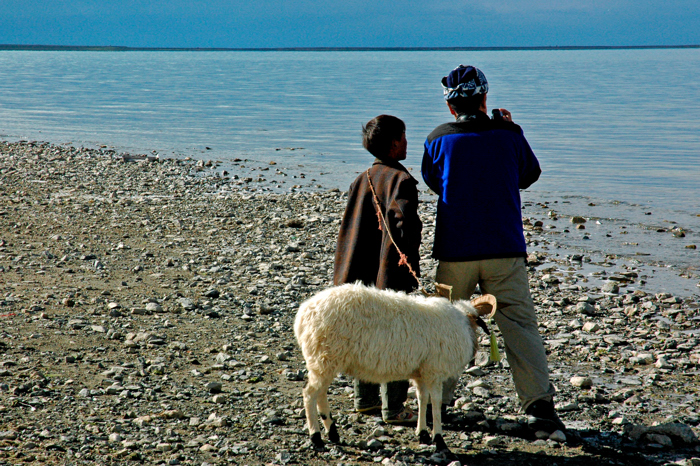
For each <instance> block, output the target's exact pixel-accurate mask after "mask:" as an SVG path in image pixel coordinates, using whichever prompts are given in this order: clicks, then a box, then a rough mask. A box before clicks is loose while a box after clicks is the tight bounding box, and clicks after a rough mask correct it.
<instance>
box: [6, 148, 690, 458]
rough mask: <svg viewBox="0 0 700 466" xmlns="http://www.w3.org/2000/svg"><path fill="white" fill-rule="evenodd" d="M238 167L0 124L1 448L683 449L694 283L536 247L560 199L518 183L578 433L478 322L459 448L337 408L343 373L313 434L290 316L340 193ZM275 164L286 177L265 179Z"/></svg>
mask: <svg viewBox="0 0 700 466" xmlns="http://www.w3.org/2000/svg"><path fill="white" fill-rule="evenodd" d="M235 167H236V168H235V169H233V170H231V172H230V173H229V172H228V171H226V172H225V171H224V170H221V169H220V168H218V164H217V163H216V162H215V161H212V162H203V161H195V160H174V159H167V160H160V159H158V158H157V157H154V156H138V155H127V154H120V153H117V152H115V151H113V150H109V149H107V148H102V149H97V150H95V149H84V148H75V147H70V146H56V145H50V144H45V143H36V142H13V143H8V142H0V419H1V422H0V464H13V465H14V464H42V465H45V464H76V465H77V464H168V465H178V464H182V465H189V464H196V465H202V464H280V465H281V464H303V465H307V464H318V465H320V464H358V463H380V464H384V465H393V464H396V465H400V464H453V465H457V464H493V465H510V464H517V463H521V464H528V465H551V464H559V465H578V464H586V465H590V464H605V465H607V464H610V465H613V464H617V465H626V464H630V465H632V464H635V465H636V464H659V465H661V464H679V465H699V464H700V441H699V440H698V432H699V426H700V407H699V398H700V384H699V383H698V382H699V380H700V370H699V369H700V311H699V307H700V305H699V303H698V299H697V298H696V297H694V296H673V295H671V294H669V293H655V292H646V291H641V290H640V289H639V288H637V287H635V286H634V285H635V284H636V283H638V282H639V281H640V280H642V275H644V274H646V273H648V272H647V271H644V272H642V271H640V270H636V269H635V268H634V267H633V266H630V265H629V264H628V263H627V262H624V261H622V260H620V259H619V258H617V257H615V256H613V255H607V256H604V257H602V258H593V257H589V256H587V255H585V254H571V253H568V252H566V251H561V250H557V249H555V248H553V247H551V246H550V247H548V245H550V244H551V242H550V239H549V237H548V229H547V226H548V224H551V223H552V221H553V219H554V220H556V217H557V214H556V211H554V209H552V206H542V205H534V204H528V205H526V208H525V211H524V219H525V225H526V229H527V236H528V241H529V242H530V245H531V251H532V253H531V255H530V257H529V258H528V261H529V265H530V272H531V275H530V277H531V288H532V291H533V296H534V299H535V302H536V305H537V308H538V313H539V319H540V330H541V333H542V336H543V339H544V341H545V344H546V347H547V350H548V353H549V358H550V368H551V373H552V380H553V382H554V383H555V385H556V387H557V389H558V396H557V399H556V401H557V406H558V409H559V412H560V415H561V417H562V419H563V420H564V422H565V423H566V424H567V425H568V426H570V427H571V429H573V430H574V431H575V432H576V433H577V434H578V435H569V436H568V438H567V436H565V435H560V434H557V435H553V436H552V437H551V438H547V437H543V436H539V437H542V438H538V436H536V435H533V434H532V433H530V432H528V431H527V429H525V427H524V421H525V418H524V417H523V416H522V415H521V414H520V413H519V412H518V403H517V399H516V397H515V391H514V389H513V386H512V381H511V378H510V374H509V371H508V365H507V362H505V361H501V362H499V363H492V362H489V360H488V357H487V356H488V339H487V338H483V339H482V349H484V350H485V351H482V353H481V354H480V356H479V358H477V361H476V363H477V364H476V365H475V366H474V367H472V368H469V369H468V370H466V371H465V373H464V375H463V377H462V379H461V381H460V386H459V389H458V392H457V393H458V394H459V396H460V398H459V400H458V401H457V402H456V403H455V406H454V407H452V408H450V409H449V415H450V419H449V422H448V423H447V425H446V426H445V427H446V433H445V440H446V442H447V444H448V445H449V446H450V447H451V449H452V452H453V453H454V456H452V457H445V456H440V455H435V454H434V451H433V449H432V448H431V447H426V446H421V445H419V444H418V442H417V441H416V438H415V435H414V432H413V429H412V428H401V427H392V426H388V425H385V424H383V423H382V421H381V417H375V416H372V415H369V416H365V415H358V414H355V413H353V411H352V398H351V395H352V382H351V380H349V379H347V378H345V377H339V378H337V379H336V381H335V382H334V383H333V385H332V386H331V389H330V395H329V398H330V402H331V407H332V410H333V412H334V414H335V417H336V419H337V421H338V423H339V427H340V435H341V439H342V442H343V443H342V444H340V445H336V446H332V445H329V448H328V450H327V452H325V453H315V452H313V451H312V450H311V448H310V447H309V445H310V442H309V440H308V435H307V431H306V428H305V419H304V413H303V407H302V406H303V405H302V401H301V390H302V387H303V384H304V376H305V370H304V363H303V358H302V356H301V354H300V352H299V350H298V348H297V346H296V342H295V340H294V335H293V332H292V324H293V320H294V316H295V313H296V310H297V308H298V306H299V304H300V303H301V301H303V300H304V299H306V298H307V297H309V296H311V295H312V294H313V293H315V292H317V291H320V290H322V289H324V288H325V287H327V286H329V285H330V284H331V282H332V271H333V270H332V268H333V253H334V250H335V239H336V234H337V229H338V225H339V218H340V215H341V213H342V211H343V209H344V206H345V201H346V196H345V193H343V192H342V191H339V190H337V189H336V190H327V189H323V188H322V187H320V185H318V183H317V182H316V180H313V181H310V180H307V179H306V178H305V176H304V175H303V173H300V172H299V169H296V171H294V170H293V169H289V168H281V164H280V165H277V163H276V162H275V161H274V160H270V161H269V162H268V163H266V164H261V163H250V162H249V161H237V164H236V165H235ZM275 177H277V178H280V179H282V178H284V179H286V180H287V183H285V184H284V186H283V187H284V190H285V192H279V190H277V191H275V190H270V189H263V188H264V187H265V186H272V185H275V184H276V183H278V182H276V181H274V180H273V181H270V179H271V178H275ZM290 180H294V181H290ZM297 182H298V184H296V185H294V184H293V183H297ZM305 183H306V184H305ZM277 186H281V185H280V184H279V183H278V184H277ZM422 197H423V204H422V215H423V221H424V225H425V230H424V241H423V244H424V246H423V250H422V257H423V260H422V269H423V282H424V286H425V287H426V288H428V289H430V288H432V278H433V276H434V270H435V263H434V261H433V260H432V259H431V258H430V246H431V243H432V232H433V229H432V228H433V227H432V224H433V220H434V214H435V202H434V201H435V196H432V195H429V194H424V195H423V196H422ZM553 212H554V213H553ZM558 221H559V222H560V224H561V223H563V222H566V223H567V225H568V227H569V228H571V229H574V228H577V225H580V224H582V223H584V222H585V221H586V219H585V218H584V217H581V218H574V217H572V218H563V217H560V218H559V219H558ZM689 279H695V281H697V277H690V278H689ZM499 340H500V338H499ZM500 345H502V341H500ZM501 350H502V346H501ZM410 403H413V404H414V405H415V401H414V400H412V401H410Z"/></svg>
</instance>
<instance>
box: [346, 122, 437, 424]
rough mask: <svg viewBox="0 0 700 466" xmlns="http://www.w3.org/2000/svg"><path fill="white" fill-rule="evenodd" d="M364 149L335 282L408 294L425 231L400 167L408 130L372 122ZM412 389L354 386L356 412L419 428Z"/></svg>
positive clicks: (412, 186)
mask: <svg viewBox="0 0 700 466" xmlns="http://www.w3.org/2000/svg"><path fill="white" fill-rule="evenodd" d="M362 145H363V146H364V147H365V149H367V150H368V151H369V152H370V153H371V154H372V155H374V156H375V157H376V159H375V161H374V163H373V164H372V166H371V167H370V168H369V169H368V170H367V171H365V172H363V173H362V174H361V175H360V176H358V177H357V179H356V180H355V181H354V182H353V183H352V184H351V185H350V190H349V192H348V204H347V207H346V208H345V215H344V216H343V220H342V223H341V225H340V233H339V235H338V245H337V248H336V253H335V271H334V277H333V282H334V284H335V285H342V284H344V283H353V282H356V281H358V280H359V281H361V282H362V283H364V284H365V285H374V286H376V287H377V288H379V289H392V290H397V291H405V292H406V293H408V292H410V291H412V290H413V289H415V288H416V287H417V286H418V285H419V283H418V280H417V276H418V275H419V274H420V265H419V261H420V254H419V248H420V241H421V230H422V228H423V225H422V223H421V221H420V218H419V217H418V189H417V185H418V182H417V181H416V179H415V178H413V176H411V174H410V173H408V170H406V168H405V167H404V166H403V165H402V164H401V163H400V161H401V160H404V159H405V158H406V145H407V143H406V126H405V124H404V122H403V121H401V120H400V119H398V118H396V117H394V116H390V115H380V116H378V117H376V118H373V119H372V120H370V121H369V122H368V123H367V124H366V125H365V126H363V128H362ZM387 226H388V229H387ZM397 248H398V250H397ZM399 250H400V251H399ZM402 254H403V256H402ZM408 265H410V268H409V267H408ZM411 270H413V271H415V274H416V276H414V275H413V274H412V273H411ZM408 386H409V383H408V381H407V380H404V381H399V382H391V383H388V384H382V386H381V390H380V387H379V386H378V385H376V384H370V383H364V382H362V381H359V380H355V409H356V410H357V411H358V412H360V413H367V412H370V411H374V410H376V409H378V408H379V407H381V408H382V418H383V419H384V421H385V422H386V423H389V424H412V423H415V422H416V419H417V416H416V414H415V413H414V412H413V411H411V410H410V408H408V407H404V402H405V401H406V394H407V392H408ZM380 391H381V404H380Z"/></svg>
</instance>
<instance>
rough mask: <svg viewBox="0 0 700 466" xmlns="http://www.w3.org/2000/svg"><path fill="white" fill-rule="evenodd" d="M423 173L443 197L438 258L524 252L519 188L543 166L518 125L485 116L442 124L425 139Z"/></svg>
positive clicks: (476, 257) (461, 258) (435, 253)
mask: <svg viewBox="0 0 700 466" xmlns="http://www.w3.org/2000/svg"><path fill="white" fill-rule="evenodd" d="M422 174H423V179H424V180H425V182H426V184H427V185H428V186H429V187H430V188H431V189H432V190H433V191H435V192H436V193H437V194H438V195H439V196H440V200H439V202H438V215H437V225H436V231H435V245H434V248H433V257H435V258H437V259H441V260H452V261H465V260H480V259H491V258H499V257H518V256H524V255H525V250H526V248H525V240H524V238H523V235H522V219H521V212H520V191H519V190H520V189H525V188H527V187H528V186H530V185H531V184H532V183H534V182H535V181H536V180H537V178H538V177H539V174H540V167H539V163H538V162H537V158H536V157H535V155H534V154H533V152H532V150H531V149H530V146H529V144H528V143H527V140H526V139H525V137H524V136H523V135H522V130H521V129H520V127H519V126H517V125H515V124H513V123H509V122H494V121H493V120H491V119H489V118H488V117H487V116H486V115H485V114H482V115H481V116H478V117H477V118H475V119H469V120H461V121H460V120H458V121H455V122H452V123H446V124H443V125H440V126H438V127H437V128H436V129H435V130H434V131H433V132H432V133H431V134H430V135H429V136H428V138H427V140H426V142H425V151H424V155H423V165H422Z"/></svg>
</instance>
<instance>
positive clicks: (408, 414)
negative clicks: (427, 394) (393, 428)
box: [384, 407, 418, 425]
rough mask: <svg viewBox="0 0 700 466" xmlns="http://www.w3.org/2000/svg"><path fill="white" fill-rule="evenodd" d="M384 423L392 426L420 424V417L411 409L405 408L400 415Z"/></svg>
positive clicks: (385, 420)
mask: <svg viewBox="0 0 700 466" xmlns="http://www.w3.org/2000/svg"><path fill="white" fill-rule="evenodd" d="M384 422H386V423H387V424H392V425H410V424H415V423H416V422H418V415H417V414H416V413H415V412H413V410H412V409H411V408H408V407H405V408H404V409H403V410H402V411H401V412H400V413H398V414H397V415H395V416H391V417H390V418H388V419H384Z"/></svg>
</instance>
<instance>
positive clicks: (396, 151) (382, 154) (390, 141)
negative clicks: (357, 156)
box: [362, 115, 406, 160]
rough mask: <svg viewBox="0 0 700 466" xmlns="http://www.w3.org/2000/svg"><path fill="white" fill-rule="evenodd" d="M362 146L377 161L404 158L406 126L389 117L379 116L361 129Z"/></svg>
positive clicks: (397, 119)
mask: <svg viewBox="0 0 700 466" xmlns="http://www.w3.org/2000/svg"><path fill="white" fill-rule="evenodd" d="M362 145H363V146H364V147H365V149H367V150H368V151H369V153H370V154H372V155H374V156H375V157H377V158H378V159H382V160H404V159H405V158H406V125H405V124H404V122H403V121H401V120H400V119H399V118H396V117H395V116H391V115H379V116H378V117H375V118H372V119H371V120H369V121H368V122H367V124H366V125H364V126H363V127H362Z"/></svg>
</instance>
